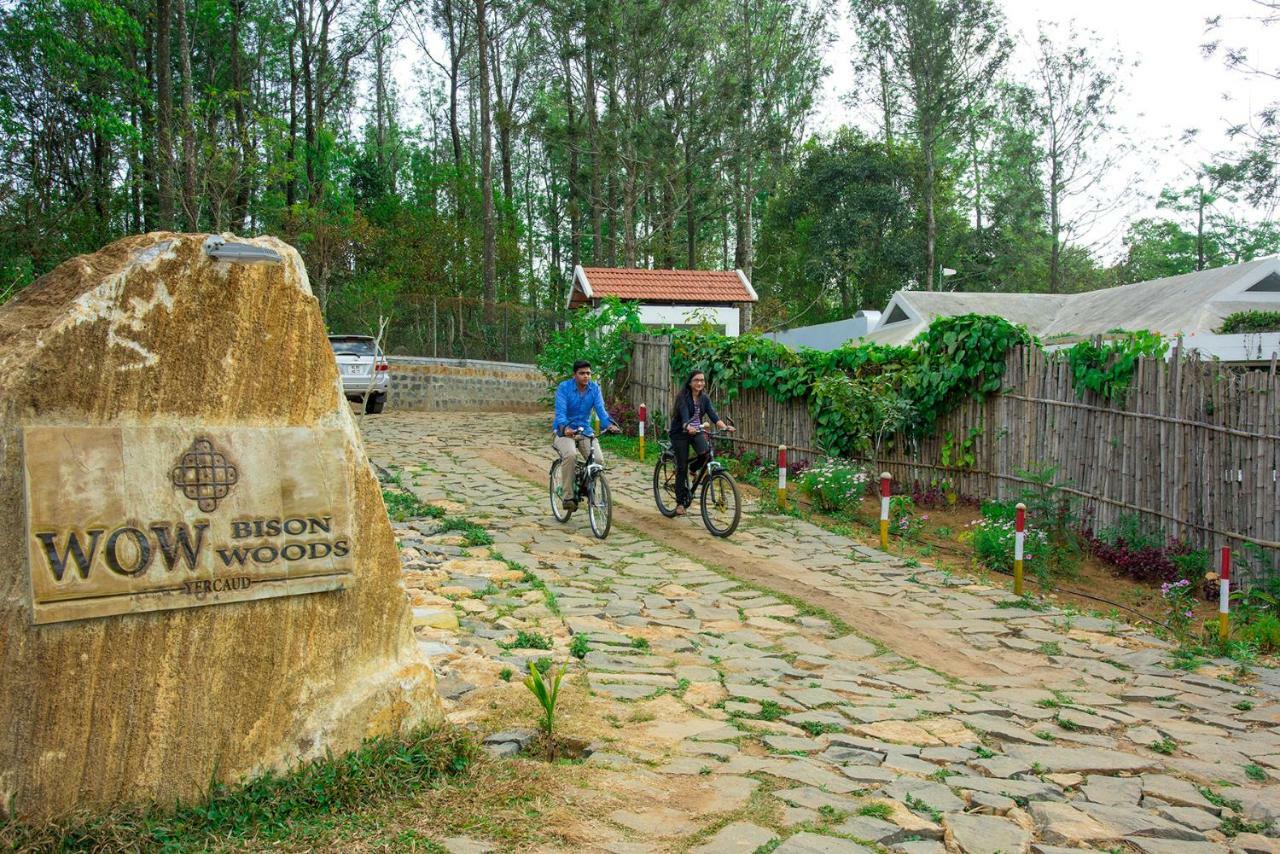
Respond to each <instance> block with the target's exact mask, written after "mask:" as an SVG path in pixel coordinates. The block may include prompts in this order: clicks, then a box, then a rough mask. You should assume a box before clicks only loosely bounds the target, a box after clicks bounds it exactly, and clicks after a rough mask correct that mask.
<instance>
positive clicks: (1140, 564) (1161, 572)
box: [1085, 514, 1207, 589]
mask: <svg viewBox="0 0 1280 854" xmlns="http://www.w3.org/2000/svg"><path fill="white" fill-rule="evenodd" d="M1085 539H1086V540H1087V541H1088V545H1089V551H1090V552H1092V553H1093V555H1094V556H1095V557H1097V558H1099V559H1100V560H1103V561H1106V562H1107V563H1109V564H1111V565H1112V566H1113V567H1114V568H1115V569H1117V570H1119V572H1120V574H1122V575H1125V576H1128V577H1129V578H1132V579H1134V580H1135V581H1145V582H1148V583H1152V584H1165V583H1172V582H1175V581H1181V580H1186V581H1190V582H1191V583H1192V586H1193V588H1194V589H1199V586H1200V583H1201V581H1202V578H1196V577H1194V576H1196V575H1197V574H1198V573H1197V572H1196V571H1195V567H1197V566H1199V567H1203V566H1204V565H1205V562H1206V560H1207V555H1206V554H1205V553H1204V552H1197V551H1195V550H1194V549H1192V548H1191V546H1190V545H1189V544H1187V543H1185V542H1179V541H1176V540H1174V541H1166V540H1164V539H1163V538H1162V537H1161V536H1160V535H1159V534H1158V533H1156V532H1154V531H1152V530H1150V529H1149V528H1147V527H1145V526H1144V525H1143V524H1142V521H1141V520H1140V519H1139V518H1138V517H1137V516H1136V515H1132V514H1125V515H1123V516H1120V517H1119V518H1118V519H1116V521H1115V523H1114V524H1112V525H1109V526H1107V527H1106V528H1102V529H1101V530H1100V531H1099V532H1098V533H1097V534H1096V535H1094V534H1092V532H1089V531H1086V532H1085Z"/></svg>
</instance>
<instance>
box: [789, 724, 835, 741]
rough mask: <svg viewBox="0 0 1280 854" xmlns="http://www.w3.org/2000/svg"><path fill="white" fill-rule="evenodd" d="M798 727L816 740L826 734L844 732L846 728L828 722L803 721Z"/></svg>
mask: <svg viewBox="0 0 1280 854" xmlns="http://www.w3.org/2000/svg"><path fill="white" fill-rule="evenodd" d="M797 726H799V727H800V729H802V730H804V731H805V732H807V733H809V735H811V736H814V737H815V738H816V737H818V736H820V735H822V734H823V733H824V732H844V727H842V726H840V724H831V723H827V722H826V721H801V722H800V723H799V724H797Z"/></svg>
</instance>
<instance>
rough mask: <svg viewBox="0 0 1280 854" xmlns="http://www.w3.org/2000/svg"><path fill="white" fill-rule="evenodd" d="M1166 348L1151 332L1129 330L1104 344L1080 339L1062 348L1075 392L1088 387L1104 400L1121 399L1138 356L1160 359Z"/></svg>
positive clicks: (1077, 392) (1081, 391)
mask: <svg viewBox="0 0 1280 854" xmlns="http://www.w3.org/2000/svg"><path fill="white" fill-rule="evenodd" d="M1168 349H1169V345H1168V344H1166V343H1165V342H1164V340H1163V339H1161V337H1160V336H1159V335H1156V334H1155V333H1153V332H1131V333H1129V334H1128V335H1125V336H1124V337H1123V338H1118V339H1116V340H1114V341H1108V342H1106V343H1105V344H1095V343H1093V342H1092V341H1081V342H1080V343H1079V344H1076V345H1074V346H1073V347H1071V348H1070V349H1068V350H1067V351H1066V352H1067V363H1068V364H1069V365H1070V366H1071V384H1072V386H1074V387H1075V390H1076V396H1077V397H1084V393H1085V392H1086V391H1091V392H1093V393H1095V394H1097V395H1100V396H1102V397H1104V398H1106V399H1107V400H1111V401H1121V400H1124V396H1125V394H1126V393H1127V392H1128V391H1129V383H1130V382H1132V381H1133V372H1134V370H1135V369H1136V368H1137V366H1138V359H1140V358H1142V357H1144V356H1145V357H1147V358H1153V359H1162V358H1164V354H1165V353H1166V352H1167V351H1168Z"/></svg>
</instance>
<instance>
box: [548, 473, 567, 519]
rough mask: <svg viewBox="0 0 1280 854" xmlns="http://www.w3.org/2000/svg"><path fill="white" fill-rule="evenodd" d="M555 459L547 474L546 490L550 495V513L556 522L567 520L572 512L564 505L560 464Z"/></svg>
mask: <svg viewBox="0 0 1280 854" xmlns="http://www.w3.org/2000/svg"><path fill="white" fill-rule="evenodd" d="M561 462H563V461H562V460H556V461H555V462H553V463H552V464H551V473H550V474H549V475H548V476H547V492H548V493H549V494H550V497H551V515H552V516H554V517H555V520H556V521H557V522H568V521H569V516H570V514H571V513H572V512H573V511H571V510H569V508H567V507H565V506H564V486H563V485H561V483H560V464H561Z"/></svg>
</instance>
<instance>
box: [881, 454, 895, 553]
mask: <svg viewBox="0 0 1280 854" xmlns="http://www.w3.org/2000/svg"><path fill="white" fill-rule="evenodd" d="M892 491H893V475H891V474H889V473H888V472H887V471H882V472H880V548H882V549H885V550H888V548H889V496H890V495H891V494H892Z"/></svg>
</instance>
